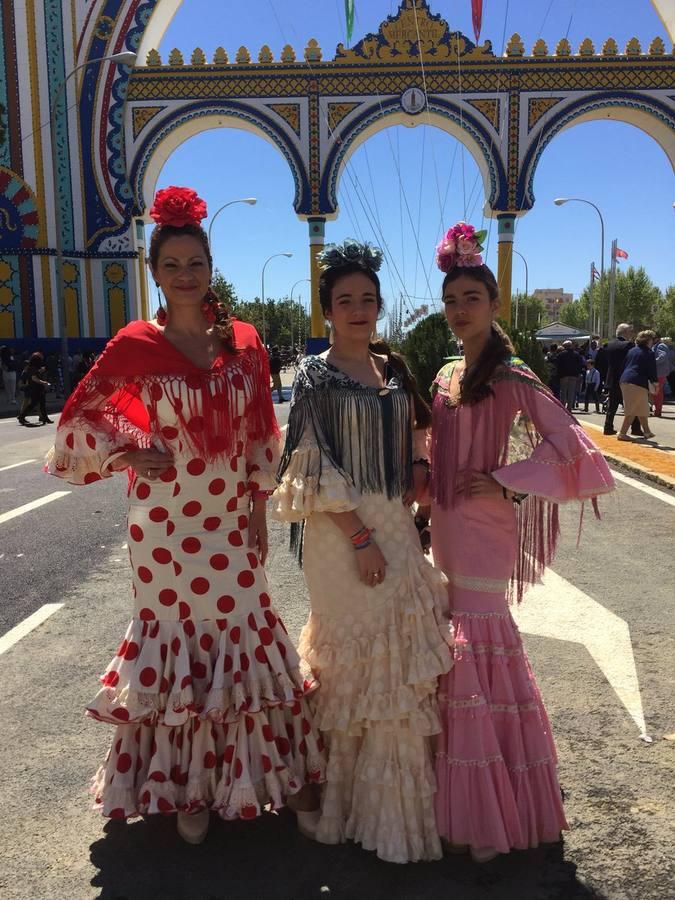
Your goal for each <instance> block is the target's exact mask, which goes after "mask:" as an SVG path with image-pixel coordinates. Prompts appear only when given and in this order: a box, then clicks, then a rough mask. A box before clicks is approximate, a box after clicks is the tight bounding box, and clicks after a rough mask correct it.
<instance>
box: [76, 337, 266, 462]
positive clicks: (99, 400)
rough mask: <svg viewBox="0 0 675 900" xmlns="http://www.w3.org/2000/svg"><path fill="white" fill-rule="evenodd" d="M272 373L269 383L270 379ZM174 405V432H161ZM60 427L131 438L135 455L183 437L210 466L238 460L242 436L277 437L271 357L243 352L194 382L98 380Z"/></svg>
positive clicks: (83, 388)
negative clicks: (235, 457) (219, 461)
mask: <svg viewBox="0 0 675 900" xmlns="http://www.w3.org/2000/svg"><path fill="white" fill-rule="evenodd" d="M266 373H267V377H265V376H266ZM167 401H168V403H169V404H170V406H171V409H172V410H173V413H174V414H175V416H176V420H177V422H176V425H175V427H174V426H168V425H164V426H162V424H161V423H162V421H164V422H166V418H167V417H166V412H165V411H164V413H163V414H161V415H160V406H161V405H162V404H164V403H166V402H167ZM61 424H70V425H71V426H76V427H81V428H82V429H83V430H85V431H88V430H91V429H98V430H102V431H104V432H105V433H108V434H110V433H113V434H115V435H120V434H123V435H126V436H128V437H129V439H130V444H131V445H133V447H134V448H136V447H138V448H142V449H148V448H150V447H157V446H161V445H162V442H163V439H165V440H173V439H175V438H179V439H180V440H181V441H183V442H184V443H185V445H186V446H187V447H188V448H189V449H190V450H191V451H192V452H193V453H194V454H195V455H196V456H199V457H201V458H203V459H204V460H205V461H207V462H213V461H215V460H216V459H227V458H229V457H230V456H232V455H233V453H234V451H235V449H236V446H237V441H238V440H240V439H241V437H242V425H245V429H246V431H245V434H246V437H247V439H248V440H249V441H264V440H267V439H269V438H270V437H272V436H273V435H277V436H278V434H279V429H278V426H277V423H276V418H275V415H274V407H273V405H272V397H271V394H270V391H269V366H268V363H267V359H266V354H261V353H257V352H255V351H244V352H242V353H241V354H240V355H239V356H238V357H237V358H236V360H235V361H233V362H230V363H229V364H227V365H226V366H224V367H222V368H216V369H213V370H210V371H208V372H206V371H205V372H195V373H191V374H189V375H184V376H183V375H180V376H178V375H146V376H140V377H136V378H122V377H120V378H114V377H105V376H101V375H97V374H96V373H92V374H91V375H89V376H87V377H86V378H85V379H83V381H81V382H80V384H79V385H78V386H77V388H76V390H75V392H74V393H73V395H72V396H71V398H70V399H69V400H68V403H67V404H66V406H65V408H64V411H63V413H62V416H61Z"/></svg>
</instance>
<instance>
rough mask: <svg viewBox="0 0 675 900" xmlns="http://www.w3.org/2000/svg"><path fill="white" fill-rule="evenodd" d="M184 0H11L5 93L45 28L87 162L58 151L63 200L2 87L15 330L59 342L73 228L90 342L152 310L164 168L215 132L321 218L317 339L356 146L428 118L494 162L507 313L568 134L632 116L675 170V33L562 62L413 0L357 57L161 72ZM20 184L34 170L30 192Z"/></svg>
mask: <svg viewBox="0 0 675 900" xmlns="http://www.w3.org/2000/svg"><path fill="white" fill-rule="evenodd" d="M256 2H258V0H256ZM180 3H181V0H161V2H160V0H89V2H88V3H59V2H58V0H44V2H43V3H39V4H32V3H31V4H24V3H18V2H14V0H6V3H5V7H9V8H10V9H12V11H13V15H14V18H15V20H16V26H17V27H16V29H15V30H13V29H6V30H5V31H6V33H5V34H4V40H5V56H4V58H3V61H0V85H1V84H2V83H10V82H11V83H12V84H14V83H16V80H17V78H18V74H17V70H16V66H15V68H14V69H11V71H10V69H8V66H9V65H10V63H11V61H12V60H16V59H17V57H19V56H20V53H19V48H18V47H17V46H16V37H15V33H14V32H15V31H16V33H17V34H28V35H29V37H30V36H31V35H32V42H33V44H34V53H35V56H36V67H35V68H36V73H37V72H41V73H44V72H46V71H48V72H49V74H50V79H49V82H50V86H49V90H50V91H52V92H53V90H54V85H55V84H56V83H57V82H58V81H59V79H60V78H61V77H64V75H65V74H67V72H68V71H70V69H71V68H72V67H73V65H78V66H79V65H83V64H85V65H84V68H83V69H82V71H81V75H80V78H79V79H78V80H76V79H71V80H70V82H69V84H68V90H67V106H68V107H69V108H70V107H73V106H75V107H76V109H75V110H74V111H73V113H72V115H71V116H69V117H68V119H67V121H66V120H63V121H61V122H60V123H59V128H58V134H59V140H60V142H61V144H60V146H62V147H63V148H66V147H69V148H70V151H71V152H70V153H66V152H60V154H59V173H58V190H56V191H54V190H50V189H47V186H48V185H52V183H53V175H52V171H51V166H50V163H49V159H48V155H49V151H48V150H47V158H45V157H44V149H43V147H42V146H41V145H40V143H39V142H35V141H32V140H31V141H27V140H25V141H23V142H21V141H18V140H14V139H13V138H12V137H11V136H12V135H28V134H30V133H32V132H33V131H34V122H33V119H34V116H35V115H37V111H36V110H35V109H33V108H32V107H31V103H26V104H23V102H22V105H21V109H19V106H18V103H14V102H13V101H11V98H7V97H5V96H4V95H2V94H1V93H0V131H1V130H3V129H4V130H5V131H6V134H7V135H8V136H9V137H8V138H7V140H6V141H5V143H4V144H3V145H2V146H0V151H2V154H3V155H0V260H1V261H2V262H3V263H4V264H5V269H3V272H5V273H9V274H8V275H7V277H6V278H3V279H1V283H0V286H1V287H2V298H3V302H2V304H1V305H2V310H1V311H2V325H1V326H0V327H1V328H2V329H3V333H4V334H7V333H8V332H11V334H12V335H14V336H17V337H23V336H26V337H31V336H38V335H39V336H40V337H45V338H49V337H51V336H53V335H54V334H55V328H58V321H57V320H56V317H55V316H54V314H53V310H55V309H56V308H57V306H58V305H57V304H56V303H55V297H56V291H55V274H54V268H53V265H51V264H50V256H51V255H52V254H53V253H54V249H53V248H54V245H55V233H54V221H55V219H58V220H59V221H60V222H61V223H62V226H63V236H64V249H65V254H64V255H65V257H66V258H67V260H68V261H69V262H71V263H74V264H76V270H73V273H74V272H75V271H76V273H77V277H74V280H73V281H72V282H68V287H69V288H70V294H69V297H70V302H71V305H73V307H75V306H77V309H78V313H77V315H78V320H77V321H78V329H79V333H80V335H82V336H96V337H99V338H101V339H104V338H106V337H109V336H110V335H111V334H113V333H114V332H115V330H117V329H118V328H119V327H121V325H123V324H125V323H126V322H127V321H128V320H129V319H130V318H136V317H138V316H140V315H146V314H147V296H146V291H145V282H144V272H143V265H142V261H143V257H144V255H145V247H144V236H143V228H142V223H143V221H144V220H147V210H148V209H149V206H150V203H151V200H152V195H153V192H154V189H155V184H156V181H157V178H158V175H159V172H160V171H161V168H162V166H163V164H164V162H165V161H166V159H167V158H168V156H169V155H170V153H171V152H172V151H173V150H174V149H175V147H177V146H178V144H179V143H181V142H182V141H183V140H185V139H187V138H189V137H191V136H192V135H195V134H197V133H199V132H201V131H204V130H207V129H210V128H214V127H218V128H222V129H223V130H225V129H229V128H239V129H245V130H248V131H251V132H252V133H254V134H256V135H258V136H259V137H261V138H262V139H264V140H266V141H269V142H270V143H271V144H272V145H273V146H274V147H275V148H276V150H277V151H278V152H279V153H280V154H281V155H282V157H283V158H284V159H285V160H286V163H287V164H288V166H289V169H290V171H291V174H292V177H293V182H294V186H295V192H294V198H293V208H294V211H295V212H296V214H297V215H298V216H299V217H300V218H301V219H304V220H305V221H307V223H308V250H309V259H310V266H311V275H312V321H313V334H315V335H316V336H319V335H321V334H323V317H322V316H321V312H320V307H319V303H318V266H317V265H316V262H315V260H316V255H317V254H318V252H319V250H320V249H321V248H322V247H323V243H324V232H325V226H326V222H327V221H330V220H331V219H335V218H336V217H338V216H339V214H340V210H339V208H338V204H337V190H338V187H339V183H340V178H341V176H342V174H343V172H344V170H345V167H346V166H347V165H348V164H349V159H350V157H351V155H352V154H353V153H354V151H355V150H356V149H357V148H358V147H359V146H360V145H361V144H362V143H363V142H364V141H366V140H367V139H368V138H369V137H370V136H371V135H373V134H375V133H376V132H378V131H380V130H382V129H384V128H386V127H389V126H391V125H397V124H402V125H406V126H408V127H416V126H417V125H422V124H424V125H427V124H430V125H432V126H434V127H436V128H440V129H442V130H444V131H446V132H447V133H448V134H450V135H452V136H453V137H455V138H457V139H458V140H459V141H461V142H462V143H463V144H464V145H465V146H466V147H467V149H468V151H469V152H470V153H471V154H472V156H473V157H474V159H475V160H476V163H477V165H478V167H479V170H480V173H481V177H482V180H483V192H484V196H485V212H486V215H487V216H490V217H492V218H496V219H497V221H498V232H499V251H498V259H499V263H498V281H499V284H500V288H501V292H502V297H503V303H504V312H505V313H506V315H507V316H508V308H509V304H510V290H511V281H510V260H511V249H512V246H513V243H512V242H513V227H514V223H515V220H516V218H517V217H518V216H520V215H524V214H526V213H527V212H528V210H530V209H531V208H532V206H533V204H534V202H535V197H534V191H533V182H534V174H535V172H536V167H537V164H538V162H539V160H540V158H541V155H542V152H544V150H545V148H546V146H547V145H548V144H549V143H550V142H551V141H552V140H553V139H554V138H555V136H556V135H557V134H558V133H559V132H560V131H562V130H564V129H567V128H571V127H573V126H574V125H576V124H577V123H579V122H586V121H591V120H593V119H607V118H610V119H615V120H620V121H624V122H627V123H629V124H632V125H633V126H635V127H638V128H640V129H642V130H643V131H645V132H646V133H647V134H649V135H650V136H651V137H652V138H653V139H654V140H656V141H657V143H658V144H659V145H660V146H661V147H662V149H663V150H664V152H665V153H666V155H667V156H668V158H669V160H670V161H671V164H673V165H675V95H674V93H673V89H672V86H673V77H672V72H673V64H674V62H675V59H674V57H673V53H672V46H671V45H670V43H669V44H668V46H666V45H665V43H664V41H663V40H662V38H658V37H657V38H655V39H654V40H651V41H650V40H649V39H648V38H645V39H644V40H643V41H642V42H640V41H638V40H637V38H633V39H631V40H630V41H628V43H627V45H626V47H625V52H620V51H619V48H618V46H617V44H616V41H614V40H613V39H611V38H608V39H607V40H606V41H605V42H604V43H602V42H596V44H597V46H598V47H600V46H601V47H602V50H601V52H599V53H598V52H597V51H596V50H595V49H594V45H593V43H591V42H590V41H584V42H582V45H581V47H580V48H579V51H578V52H574V51H573V50H572V47H571V46H570V43H569V41H568V40H567V39H566V38H562V39H561V40H560V41H559V42H558V44H557V46H556V48H555V51H554V52H553V53H549V51H548V49H547V46H546V44H545V43H544V42H543V41H541V40H539V41H537V42H536V43H535V45H534V47H533V48H532V51H531V55H527V53H526V51H525V47H524V44H523V41H522V39H521V38H520V36H519V35H518V34H514V35H513V37H512V38H511V39H510V40H509V41H508V45H507V49H506V55H505V56H503V57H502V56H496V55H495V54H494V52H493V50H492V45H491V43H490V41H489V40H485V41H484V42H483V43H482V44H480V45H479V44H477V43H474V42H473V41H472V40H471V39H470V38H469V37H467V36H466V35H464V34H462V33H461V32H458V31H452V30H451V29H450V28H449V26H448V23H447V22H446V21H445V20H444V19H443V18H442V17H441V15H439V14H438V13H435V12H433V10H432V3H430V2H427V0H401V2H399V3H398V6H397V8H396V10H395V12H393V13H392V14H391V15H389V16H387V17H386V18H385V19H384V21H383V22H382V23H381V24H380V27H379V28H378V29H377V31H375V32H373V33H370V34H366V35H364V36H363V37H361V38H360V39H359V40H357V41H356V42H355V43H353V44H352V46H351V47H349V48H347V47H345V46H344V45H343V44H338V46H337V48H336V49H335V52H334V53H333V54H331V53H330V52H329V51H326V50H325V49H322V48H321V47H320V46H319V44H318V42H317V41H316V40H314V39H312V40H310V41H308V43H307V45H306V46H305V47H304V48H295V49H294V48H293V47H291V46H290V45H288V44H287V45H286V46H284V48H283V49H282V51H281V54H280V58H278V59H277V60H275V59H274V58H273V55H272V52H271V50H270V47H269V46H268V45H267V44H264V45H263V47H262V48H261V50H260V51H256V55H255V57H254V59H252V58H251V53H250V52H249V50H248V49H247V48H246V47H241V48H240V49H239V51H238V52H237V54H236V57H235V59H234V60H232V61H230V60H229V59H228V55H227V53H226V52H225V50H224V49H223V48H222V47H218V48H217V49H216V50H215V51H214V54H213V59H212V61H211V62H208V61H207V60H206V56H205V54H204V53H203V52H202V51H201V49H200V48H197V49H196V50H194V51H193V50H192V49H190V48H176V49H174V50H171V51H170V52H169V51H168V50H166V51H164V57H165V59H166V58H167V53H168V61H167V62H162V58H161V56H160V54H159V53H158V51H157V50H156V49H155V48H157V47H158V46H160V44H161V41H162V38H163V35H164V33H165V31H166V29H167V27H168V25H169V22H170V21H171V18H172V16H173V15H174V13H175V11H176V9H177V8H178V7H179V6H180ZM29 7H30V10H29ZM214 8H215V7H214ZM29 11H30V13H31V16H32V17H31V16H29ZM38 34H39V35H42V36H44V39H41V40H40V41H37V40H36V36H37V35H38ZM29 43H30V41H29ZM643 46H644V47H649V50H648V52H645V51H643V50H642V47H643ZM112 49H114V51H115V52H119V51H123V50H129V51H134V52H136V54H137V62H136V67H135V68H133V69H129V68H127V67H124V66H116V65H114V64H111V63H98V62H93V61H94V60H98V59H100V58H101V57H102V56H106V55H107V54H109V53H110V52H111V50H112ZM21 52H23V51H21ZM31 52H33V51H31ZM331 55H332V58H330V57H331ZM185 60H189V62H188V63H187V64H186V62H185ZM87 63H90V64H87ZM422 63H423V66H424V77H423V72H422ZM12 64H13V63H12ZM3 65H4V67H5V68H4V70H3V68H2V66H3ZM34 77H35V80H34V81H32V82H31V84H30V87H29V88H27V91H26V96H28V97H33V98H35V97H37V96H41V92H44V90H45V86H44V84H45V82H44V77H42V82H41V83H40V84H38V82H37V78H38V75H37V74H36V75H35V76H34ZM3 78H4V82H3ZM31 78H33V76H32V75H31ZM425 86H426V96H425V90H424V89H425ZM422 111H424V115H420V112H422ZM75 121H77V122H78V123H79V128H78V130H77V131H74V130H73V124H72V123H74V122H75ZM223 139H224V140H226V134H224V135H223ZM22 173H31V174H30V176H26V177H29V178H30V179H31V184H30V186H29V185H28V184H26V182H25V180H24V175H23V174H22ZM33 173H35V174H33ZM35 195H37V197H38V198H40V202H39V203H38V202H36V200H35ZM55 196H58V197H59V198H60V204H61V206H60V211H59V216H58V217H56V216H55V214H54V202H55V201H54V198H55ZM38 242H39V246H38ZM73 273H71V274H73ZM85 293H86V296H87V304H84V303H83V298H84V296H85ZM85 305H86V306H87V311H86V314H85V312H83V307H84V306H85Z"/></svg>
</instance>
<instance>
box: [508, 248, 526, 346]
mask: <svg viewBox="0 0 675 900" xmlns="http://www.w3.org/2000/svg"><path fill="white" fill-rule="evenodd" d="M512 252H513V253H515V254H516V256H519V257H520V258H521V259H522V261H523V262H524V263H525V327H527V298H528V295H529V290H528V284H529V275H528V270H527V260H526V259H525V257H524V256H523V254H522V253H518V251H517V250H513V251H512ZM518 305H519V303H518V295H517V294H516V321H515V327H516V328H518Z"/></svg>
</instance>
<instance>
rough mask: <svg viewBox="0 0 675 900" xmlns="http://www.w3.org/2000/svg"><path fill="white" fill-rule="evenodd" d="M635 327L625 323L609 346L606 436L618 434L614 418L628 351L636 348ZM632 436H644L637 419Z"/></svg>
mask: <svg viewBox="0 0 675 900" xmlns="http://www.w3.org/2000/svg"><path fill="white" fill-rule="evenodd" d="M633 334H634V330H633V326H632V325H628V324H626V323H625V322H624V323H623V324H621V325H619V326H618V328H617V329H616V338H615V339H614V340H613V341H610V342H609V343H608V344H607V378H606V381H605V386H606V388H607V390H608V392H609V396H608V398H607V415H606V417H605V427H604V429H603V431H604V433H605V434H616V428H615V427H614V416H615V415H616V411H617V409H618V408H619V403H621V385H620V384H619V382H620V379H621V374H622V372H623V370H624V367H625V365H626V357H627V356H628V351H629V350H630V349H632V348H633V347H634V346H635V342H634V341H633ZM631 434H636V435H642V429H641V428H640V423H639V422H638V420H637V419H633V422H632V424H631Z"/></svg>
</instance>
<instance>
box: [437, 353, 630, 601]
mask: <svg viewBox="0 0 675 900" xmlns="http://www.w3.org/2000/svg"><path fill="white" fill-rule="evenodd" d="M456 362H457V361H453V362H450V363H449V364H448V365H446V366H444V368H443V369H441V371H440V372H439V373H438V376H437V377H436V380H435V382H434V385H433V387H432V393H433V395H434V403H433V429H432V473H431V494H432V497H433V499H434V500H435V501H436V503H438V504H439V505H440V506H442V507H443V508H444V509H449V508H452V507H454V506H456V505H457V504H458V503H460V502H464V501H465V500H468V499H469V497H470V494H469V487H470V481H471V473H472V472H486V473H490V474H492V476H493V477H494V478H495V479H496V480H497V481H498V482H499V483H500V484H502V485H503V486H504V487H506V488H508V489H509V490H512V491H515V492H517V493H526V494H528V497H527V499H526V500H525V501H524V502H523V503H522V504H521V505H520V506H519V507H518V510H517V519H518V522H517V524H518V555H517V558H516V564H515V568H514V572H513V576H512V581H511V591H510V593H511V597H512V598H513V597H514V596H515V598H516V599H517V601H518V602H520V600H521V599H522V596H523V592H524V590H525V588H526V586H527V585H530V584H533V583H535V582H536V581H538V580H539V578H540V577H541V575H542V573H543V571H544V569H545V568H546V566H547V565H549V564H550V563H551V561H552V559H553V556H554V554H555V549H556V544H557V540H558V535H559V524H558V504H559V503H564V502H566V501H570V500H586V499H591V500H592V502H593V506H594V509H595V510H596V515H597V504H596V498H597V496H598V495H599V494H602V493H607V492H608V491H611V490H613V488H614V481H613V479H612V475H611V473H610V471H609V468H608V466H607V463H606V462H605V460H604V458H603V457H602V454H601V453H600V451H599V450H598V448H597V447H596V446H595V445H594V444H593V442H592V441H591V440H590V439H589V438H588V437H587V435H586V434H585V432H584V431H583V430H582V429H581V428H580V426H579V425H578V424H577V422H576V420H575V419H574V417H573V416H572V415H570V413H569V412H568V411H567V410H566V409H565V408H564V407H563V406H561V404H560V403H559V402H558V401H557V400H556V399H555V397H554V396H553V395H552V394H551V392H550V391H549V390H548V388H546V387H545V386H544V385H543V384H542V383H541V382H540V381H539V379H538V378H537V377H536V375H535V374H534V373H533V372H532V371H531V370H530V369H529V368H528V367H527V366H526V365H525V364H524V363H523V362H522V360H520V359H517V358H516V357H512V358H511V359H510V360H508V362H507V363H506V364H505V365H503V366H502V367H500V369H499V370H498V371H497V373H496V374H495V376H494V378H493V380H492V382H491V388H492V396H490V397H488V398H487V399H485V400H482V401H481V402H479V403H476V404H473V405H461V404H460V405H458V404H453V403H452V401H451V400H450V396H449V386H450V378H451V375H452V370H453V368H454V366H455V365H456Z"/></svg>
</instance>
